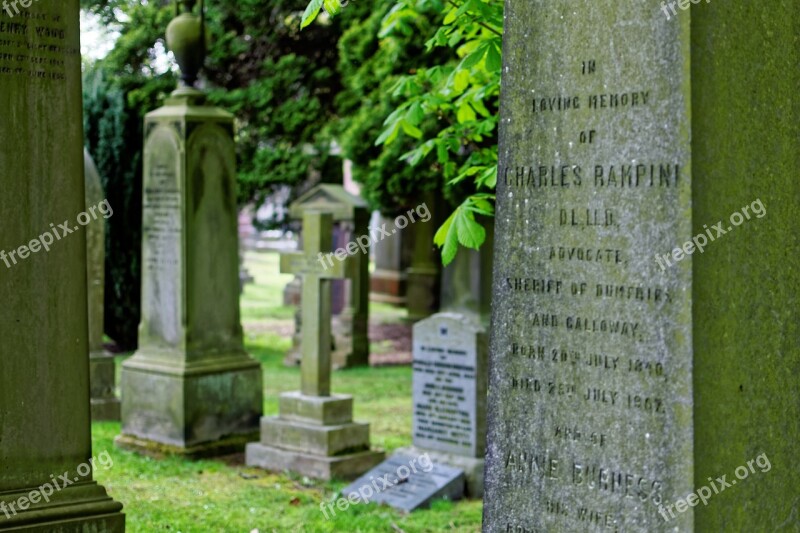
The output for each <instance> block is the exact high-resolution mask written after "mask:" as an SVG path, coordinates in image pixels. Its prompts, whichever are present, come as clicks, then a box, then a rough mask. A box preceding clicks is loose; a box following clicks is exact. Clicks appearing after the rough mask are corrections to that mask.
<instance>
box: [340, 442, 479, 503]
mask: <svg viewBox="0 0 800 533" xmlns="http://www.w3.org/2000/svg"><path fill="white" fill-rule="evenodd" d="M423 463H425V464H423ZM384 481H385V482H384ZM463 495H464V472H463V471H461V470H460V469H458V468H453V467H450V466H446V465H441V464H437V463H433V462H427V461H426V460H424V459H423V460H420V456H415V455H413V454H409V453H396V454H394V455H392V457H391V458H389V459H387V460H386V461H384V462H383V463H381V464H380V465H378V466H376V467H375V468H373V469H372V470H370V471H369V472H367V473H366V474H364V475H363V476H361V477H360V478H358V479H357V480H355V481H354V482H353V483H351V484H350V485H348V486H347V487H346V488H345V489H344V490H343V491H342V497H344V498H347V499H348V500H350V501H353V500H355V501H357V502H359V503H362V504H366V503H373V502H374V503H383V504H386V505H388V506H390V507H394V508H395V509H400V510H401V511H405V512H407V513H410V512H411V511H414V510H416V509H420V508H425V507H429V506H430V504H431V502H432V501H434V500H440V499H447V500H458V499H460V498H461V497H462V496H463Z"/></svg>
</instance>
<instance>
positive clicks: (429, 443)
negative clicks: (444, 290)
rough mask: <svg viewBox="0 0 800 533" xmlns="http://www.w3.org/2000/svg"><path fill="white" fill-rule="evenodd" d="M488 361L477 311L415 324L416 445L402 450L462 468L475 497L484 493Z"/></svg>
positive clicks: (443, 315) (414, 393)
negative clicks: (425, 454)
mask: <svg viewBox="0 0 800 533" xmlns="http://www.w3.org/2000/svg"><path fill="white" fill-rule="evenodd" d="M487 362H488V346H487V338H486V334H485V331H484V329H483V326H482V325H481V324H480V323H479V322H478V321H477V318H476V317H475V316H473V315H469V314H460V313H438V314H436V315H433V316H431V317H429V318H427V319H425V320H423V321H420V322H418V323H417V324H415V325H414V377H413V402H414V416H413V438H414V447H413V448H412V449H410V450H403V451H402V452H403V453H406V454H411V455H420V454H422V453H427V454H429V455H430V457H432V458H433V459H434V461H436V462H437V463H442V464H447V465H450V466H454V467H457V468H460V469H462V470H463V471H464V473H465V476H466V481H467V487H466V488H467V494H468V495H469V496H471V497H473V498H480V497H482V496H483V469H484V459H483V457H484V453H485V450H486V386H487V379H488V369H487Z"/></svg>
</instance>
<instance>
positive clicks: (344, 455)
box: [246, 211, 384, 479]
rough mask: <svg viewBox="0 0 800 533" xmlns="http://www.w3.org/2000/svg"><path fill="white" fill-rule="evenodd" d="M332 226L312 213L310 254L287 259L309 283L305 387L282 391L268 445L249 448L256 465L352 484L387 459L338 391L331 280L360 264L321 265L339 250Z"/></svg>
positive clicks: (269, 420)
mask: <svg viewBox="0 0 800 533" xmlns="http://www.w3.org/2000/svg"><path fill="white" fill-rule="evenodd" d="M332 224H333V215H332V214H331V213H318V212H311V211H307V212H306V213H305V215H304V216H303V251H302V252H292V253H287V254H283V255H282V256H281V272H282V273H284V274H298V275H300V276H302V278H303V296H302V314H303V318H302V322H303V330H302V331H303V340H302V344H301V346H302V350H303V359H302V363H301V387H300V390H299V391H296V392H288V393H284V394H281V397H280V415H279V416H276V417H264V418H263V419H262V421H261V442H259V443H251V444H248V445H247V452H246V461H247V464H248V465H250V466H258V467H261V468H265V469H268V470H276V471H283V470H290V471H294V472H298V473H300V474H303V475H305V476H308V477H311V478H317V479H331V478H334V477H336V478H343V479H348V478H354V477H357V476H359V475H360V474H362V473H363V472H365V471H366V470H369V469H370V468H372V467H373V466H375V465H376V464H378V463H379V462H380V461H381V460H382V459H383V457H384V454H383V453H382V452H373V451H371V450H370V448H369V424H363V423H357V422H353V398H352V396H347V395H341V394H331V350H330V338H331V280H333V279H342V278H344V277H345V275H346V271H347V269H348V268H353V265H354V264H355V263H353V262H351V260H349V259H348V260H345V261H335V262H334V263H333V264H332V265H327V264H321V262H320V260H319V255H320V253H322V252H324V251H326V250H330V247H331V241H332V236H333V232H332Z"/></svg>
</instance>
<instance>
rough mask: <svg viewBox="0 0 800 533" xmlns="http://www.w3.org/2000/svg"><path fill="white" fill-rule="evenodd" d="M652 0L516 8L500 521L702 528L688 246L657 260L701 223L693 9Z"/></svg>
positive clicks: (496, 505)
mask: <svg viewBox="0 0 800 533" xmlns="http://www.w3.org/2000/svg"><path fill="white" fill-rule="evenodd" d="M652 7H653V6H651V5H648V4H644V3H642V2H635V1H632V0H631V1H624V2H621V3H620V2H615V3H614V4H613V5H611V4H607V3H593V2H592V3H581V4H577V3H574V2H565V1H560V0H554V1H546V2H537V3H530V2H524V1H517V0H512V1H511V2H510V4H509V6H508V9H507V11H506V24H507V25H506V32H505V36H504V38H505V45H504V46H505V49H504V62H505V65H504V69H503V76H504V78H503V96H502V113H501V116H502V121H501V123H502V126H501V133H500V135H501V137H500V165H499V175H498V190H497V198H498V209H497V226H496V232H495V239H496V246H495V281H494V298H493V306H494V307H493V313H494V315H493V322H492V328H493V329H492V334H493V336H492V346H491V353H492V357H493V365H492V372H491V376H490V398H491V399H492V401H491V403H490V405H489V417H490V418H489V420H490V424H489V435H488V439H489V441H488V450H487V463H488V464H487V470H486V503H485V510H484V527H485V530H486V531H488V532H496V531H497V532H499V531H588V530H595V529H596V530H600V529H604V530H609V531H666V530H679V531H689V530H691V524H692V513H691V510H690V511H689V512H686V513H684V514H682V515H680V516H678V517H677V518H676V519H675V520H674V521H673V522H672V523H670V524H665V521H664V519H663V518H662V517H661V515H660V514H659V507H658V506H659V504H662V503H668V502H674V501H675V500H677V499H678V498H679V497H682V496H685V495H686V494H689V493H690V492H691V491H692V490H693V489H694V487H693V461H692V455H693V447H692V372H691V367H692V360H691V349H692V347H691V338H692V337H691V335H692V328H691V316H692V315H691V309H692V307H691V303H692V302H691V291H690V290H688V288H690V287H691V280H690V272H691V271H690V267H691V265H690V263H689V262H685V263H683V264H681V265H678V266H676V267H675V268H673V269H670V270H668V271H665V272H662V271H660V270H659V269H658V265H657V264H656V263H655V261H653V259H652V258H653V256H654V255H655V254H656V253H658V252H660V251H661V250H669V249H672V248H673V247H674V246H675V245H677V244H678V243H683V242H685V241H686V240H688V239H690V238H691V220H690V216H689V214H690V213H691V181H690V168H691V161H690V149H689V140H690V139H689V129H690V123H689V105H690V95H689V92H688V89H687V88H688V79H687V76H688V69H689V40H688V35H689V30H688V24H689V19H688V17H687V18H685V19H678V20H673V21H667V19H666V18H664V17H663V15H662V14H660V13H659V12H658V11H657V10H656V9H652ZM612 15H613V17H612ZM534 21H535V27H533V26H532V24H533V23H534ZM622 28H624V30H623V29H622ZM521 243H522V245H521ZM674 528H677V529H674Z"/></svg>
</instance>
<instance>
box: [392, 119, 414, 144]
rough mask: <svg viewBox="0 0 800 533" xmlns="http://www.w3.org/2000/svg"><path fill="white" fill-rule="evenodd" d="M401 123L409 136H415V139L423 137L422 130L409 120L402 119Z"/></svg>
mask: <svg viewBox="0 0 800 533" xmlns="http://www.w3.org/2000/svg"><path fill="white" fill-rule="evenodd" d="M400 125H401V126H402V127H403V131H404V132H405V133H406V135H408V136H409V137H414V138H415V139H422V130H421V129H419V128H418V127H416V126H414V125H412V124H409V123H408V121H407V120H401V121H400ZM387 144H388V143H387Z"/></svg>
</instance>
